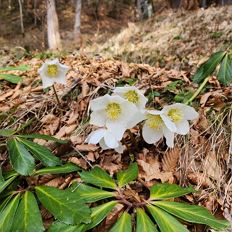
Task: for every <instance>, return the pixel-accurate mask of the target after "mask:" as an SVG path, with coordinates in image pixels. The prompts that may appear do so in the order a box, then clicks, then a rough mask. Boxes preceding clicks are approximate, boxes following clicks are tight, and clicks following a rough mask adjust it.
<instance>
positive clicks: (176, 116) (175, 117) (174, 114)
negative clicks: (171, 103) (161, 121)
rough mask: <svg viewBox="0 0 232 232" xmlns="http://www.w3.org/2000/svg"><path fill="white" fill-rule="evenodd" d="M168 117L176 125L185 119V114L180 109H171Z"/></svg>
mask: <svg viewBox="0 0 232 232" xmlns="http://www.w3.org/2000/svg"><path fill="white" fill-rule="evenodd" d="M167 115H168V117H169V118H171V120H172V121H173V122H175V123H177V122H180V121H181V120H182V119H183V112H182V111H181V110H180V109H170V110H169V111H168V114H167Z"/></svg>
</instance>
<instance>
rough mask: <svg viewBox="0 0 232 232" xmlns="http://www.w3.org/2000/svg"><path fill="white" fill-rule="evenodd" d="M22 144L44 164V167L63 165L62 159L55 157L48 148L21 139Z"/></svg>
mask: <svg viewBox="0 0 232 232" xmlns="http://www.w3.org/2000/svg"><path fill="white" fill-rule="evenodd" d="M20 142H22V143H23V144H24V145H25V147H26V148H27V149H28V150H29V151H30V152H31V153H32V154H33V155H34V157H35V158H36V159H38V160H40V161H41V162H42V163H43V165H45V166H49V167H54V166H57V165H60V164H61V162H60V159H59V158H58V157H56V156H55V155H53V154H52V152H51V151H50V150H49V149H47V148H46V147H44V146H41V145H39V144H38V143H34V142H31V141H29V140H26V139H22V138H21V139H20Z"/></svg>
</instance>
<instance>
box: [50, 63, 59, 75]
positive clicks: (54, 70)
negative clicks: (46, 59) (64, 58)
mask: <svg viewBox="0 0 232 232" xmlns="http://www.w3.org/2000/svg"><path fill="white" fill-rule="evenodd" d="M58 71H59V70H58V66H57V65H56V64H49V65H48V68H47V75H48V76H49V77H56V76H57V75H58Z"/></svg>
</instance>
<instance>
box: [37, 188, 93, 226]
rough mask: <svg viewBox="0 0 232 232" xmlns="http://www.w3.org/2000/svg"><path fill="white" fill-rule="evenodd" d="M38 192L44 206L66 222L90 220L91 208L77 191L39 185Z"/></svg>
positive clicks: (85, 221)
mask: <svg viewBox="0 0 232 232" xmlns="http://www.w3.org/2000/svg"><path fill="white" fill-rule="evenodd" d="M36 194H37V196H38V198H39V200H40V201H41V203H42V204H43V206H44V207H45V208H46V209H47V210H48V211H49V212H50V213H51V214H53V215H54V216H55V218H57V219H58V220H60V221H62V222H64V223H66V224H79V223H81V222H84V223H89V222H90V213H91V211H90V209H89V208H88V207H87V206H86V205H85V204H84V202H83V200H81V199H80V196H79V195H78V194H76V193H72V192H70V191H67V190H60V189H57V188H53V187H48V186H37V187H36Z"/></svg>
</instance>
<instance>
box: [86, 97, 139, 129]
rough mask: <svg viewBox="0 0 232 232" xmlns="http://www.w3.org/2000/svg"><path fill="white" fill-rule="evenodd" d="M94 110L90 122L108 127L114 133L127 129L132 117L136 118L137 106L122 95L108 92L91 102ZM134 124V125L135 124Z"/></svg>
mask: <svg viewBox="0 0 232 232" xmlns="http://www.w3.org/2000/svg"><path fill="white" fill-rule="evenodd" d="M90 108H91V110H92V111H93V112H92V113H91V115H90V124H92V125H95V126H100V127H106V128H108V129H110V130H112V131H113V132H114V133H117V131H123V132H124V131H125V130H126V129H127V128H128V123H129V121H130V120H131V118H132V117H134V115H135V118H136V114H137V113H138V110H137V108H136V106H135V105H134V104H132V103H130V102H128V101H127V100H125V99H123V98H122V97H120V96H117V95H115V96H110V95H108V94H106V95H104V96H102V97H99V98H96V99H94V100H92V101H91V102H90ZM133 126H134V125H133Z"/></svg>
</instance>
